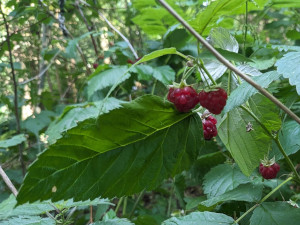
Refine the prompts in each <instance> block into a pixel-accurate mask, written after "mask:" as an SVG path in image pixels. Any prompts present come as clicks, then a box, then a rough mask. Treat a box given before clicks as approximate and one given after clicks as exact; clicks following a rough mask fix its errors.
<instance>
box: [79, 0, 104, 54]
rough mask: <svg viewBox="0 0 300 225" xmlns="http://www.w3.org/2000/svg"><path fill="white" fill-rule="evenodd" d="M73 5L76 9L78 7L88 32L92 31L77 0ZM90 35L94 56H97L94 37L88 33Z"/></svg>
mask: <svg viewBox="0 0 300 225" xmlns="http://www.w3.org/2000/svg"><path fill="white" fill-rule="evenodd" d="M75 5H76V7H77V9H78V11H79V13H80V15H81V17H82V19H83V21H84V23H85V25H86V27H87V29H88V31H89V32H91V31H93V29H92V27H91V26H89V24H88V21H87V19H86V18H85V16H84V14H83V12H82V10H81V8H80V6H79V2H78V1H76V3H75ZM90 37H91V40H92V43H93V46H94V50H95V53H96V56H97V57H98V56H99V52H98V49H97V45H96V41H95V39H94V36H93V34H90Z"/></svg>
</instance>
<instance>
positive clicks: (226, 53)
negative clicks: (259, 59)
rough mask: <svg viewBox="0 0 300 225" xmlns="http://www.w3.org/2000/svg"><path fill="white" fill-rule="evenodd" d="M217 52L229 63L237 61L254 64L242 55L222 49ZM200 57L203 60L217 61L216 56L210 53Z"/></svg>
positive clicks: (207, 52) (201, 54) (205, 52)
mask: <svg viewBox="0 0 300 225" xmlns="http://www.w3.org/2000/svg"><path fill="white" fill-rule="evenodd" d="M216 50H217V51H218V52H219V53H220V54H221V55H222V56H223V57H225V58H226V59H227V60H228V61H235V62H252V60H251V59H249V58H247V57H245V56H244V55H242V54H239V53H235V52H230V51H227V50H224V49H221V48H216ZM199 57H200V58H202V59H215V58H216V57H215V55H213V54H212V53H211V52H210V51H204V52H202V53H200V54H199Z"/></svg>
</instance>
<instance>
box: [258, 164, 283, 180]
mask: <svg viewBox="0 0 300 225" xmlns="http://www.w3.org/2000/svg"><path fill="white" fill-rule="evenodd" d="M279 170H280V166H279V165H278V164H277V163H273V164H272V165H264V164H263V163H261V164H260V165H259V173H260V174H261V175H262V177H263V178H265V179H273V178H275V177H276V175H277V173H278V172H279Z"/></svg>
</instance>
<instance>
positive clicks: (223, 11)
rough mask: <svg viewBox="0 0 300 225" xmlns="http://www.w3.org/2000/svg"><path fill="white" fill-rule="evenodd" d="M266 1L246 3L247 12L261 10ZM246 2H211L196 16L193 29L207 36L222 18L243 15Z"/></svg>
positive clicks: (236, 0) (240, 0)
mask: <svg viewBox="0 0 300 225" xmlns="http://www.w3.org/2000/svg"><path fill="white" fill-rule="evenodd" d="M267 2H268V0H256V1H255V2H254V1H253V2H252V1H249V2H248V11H251V10H257V9H263V7H264V5H265V4H266V3H267ZM245 3H246V0H218V1H214V2H211V3H210V4H209V5H208V6H207V7H206V8H204V10H203V11H201V12H200V13H198V14H197V17H196V19H195V20H193V21H192V22H191V25H192V26H193V28H194V29H195V30H196V31H198V32H199V33H200V34H204V35H205V34H207V33H208V31H209V30H210V28H211V27H215V26H217V24H218V21H219V20H220V18H222V17H223V16H229V15H236V14H243V13H244V12H245V6H246V4H245Z"/></svg>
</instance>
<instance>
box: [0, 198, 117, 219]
mask: <svg viewBox="0 0 300 225" xmlns="http://www.w3.org/2000/svg"><path fill="white" fill-rule="evenodd" d="M100 204H102V205H113V204H112V203H110V202H109V201H108V200H106V199H100V198H96V199H94V200H93V201H90V200H87V201H84V202H74V201H73V200H72V199H69V200H67V201H59V202H55V203H52V202H50V201H44V202H34V203H30V204H29V203H26V204H23V205H20V206H17V207H16V205H17V200H16V198H15V197H14V196H13V195H10V197H9V198H7V199H6V200H4V201H3V202H2V203H1V204H0V220H2V219H7V218H9V217H16V216H37V215H40V214H44V213H46V212H49V211H53V210H54V208H53V205H54V206H55V207H56V208H58V209H59V210H63V209H66V208H71V207H75V206H77V207H78V206H81V207H82V206H89V205H100Z"/></svg>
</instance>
